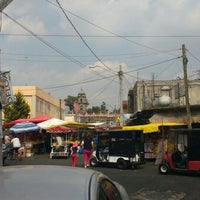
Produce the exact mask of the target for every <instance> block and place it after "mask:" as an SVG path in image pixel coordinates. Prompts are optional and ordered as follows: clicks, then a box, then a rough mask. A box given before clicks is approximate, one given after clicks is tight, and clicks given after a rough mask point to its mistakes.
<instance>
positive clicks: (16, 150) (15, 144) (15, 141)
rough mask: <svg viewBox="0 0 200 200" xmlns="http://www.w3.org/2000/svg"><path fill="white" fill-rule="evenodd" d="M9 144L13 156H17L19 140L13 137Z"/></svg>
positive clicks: (19, 145)
mask: <svg viewBox="0 0 200 200" xmlns="http://www.w3.org/2000/svg"><path fill="white" fill-rule="evenodd" d="M11 144H12V146H13V153H14V154H15V156H16V155H17V154H18V150H19V148H20V147H21V143H20V140H19V138H18V137H17V136H16V135H15V136H14V137H13V139H12V140H11Z"/></svg>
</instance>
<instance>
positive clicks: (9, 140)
mask: <svg viewBox="0 0 200 200" xmlns="http://www.w3.org/2000/svg"><path fill="white" fill-rule="evenodd" d="M4 143H5V145H10V143H11V138H10V136H9V134H8V133H6V135H5V136H4Z"/></svg>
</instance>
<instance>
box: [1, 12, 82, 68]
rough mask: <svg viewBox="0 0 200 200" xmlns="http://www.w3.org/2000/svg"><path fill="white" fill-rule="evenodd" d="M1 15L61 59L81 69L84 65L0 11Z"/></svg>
mask: <svg viewBox="0 0 200 200" xmlns="http://www.w3.org/2000/svg"><path fill="white" fill-rule="evenodd" d="M2 13H3V14H4V15H5V16H6V17H8V18H9V19H10V20H12V21H13V22H15V23H16V24H17V25H19V26H20V27H21V28H23V29H24V30H26V31H27V32H28V33H30V34H31V35H33V36H34V37H35V38H37V39H38V40H39V41H40V42H42V43H43V44H45V45H46V46H48V47H50V48H51V49H53V50H54V51H55V52H57V53H58V54H60V55H62V56H63V57H65V58H67V59H68V60H70V61H72V62H73V63H76V64H78V65H79V66H81V67H83V66H84V64H82V63H81V62H80V61H78V60H76V59H74V58H72V57H71V56H69V55H67V54H65V53H64V52H63V51H61V50H60V49H58V48H57V47H55V46H54V45H52V44H51V43H49V42H47V41H45V40H44V39H42V38H41V37H39V36H38V35H37V34H35V33H34V32H33V31H31V30H29V29H28V28H27V27H25V26H24V25H22V24H21V23H19V22H18V21H17V20H15V19H14V18H12V17H11V16H9V15H8V14H6V13H5V12H4V11H2Z"/></svg>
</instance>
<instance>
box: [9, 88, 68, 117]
mask: <svg viewBox="0 0 200 200" xmlns="http://www.w3.org/2000/svg"><path fill="white" fill-rule="evenodd" d="M12 89H13V94H16V93H18V92H21V93H22V94H23V96H24V99H25V100H26V101H27V103H28V104H29V106H30V118H32V117H37V116H43V115H49V116H51V117H55V118H59V119H64V110H65V105H64V103H63V102H61V100H60V99H56V98H54V97H53V96H51V95H50V94H48V93H46V92H45V91H43V90H42V89H40V88H38V87H36V86H13V87H12Z"/></svg>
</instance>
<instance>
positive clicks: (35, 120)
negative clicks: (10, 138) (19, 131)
mask: <svg viewBox="0 0 200 200" xmlns="http://www.w3.org/2000/svg"><path fill="white" fill-rule="evenodd" d="M51 118H52V117H50V116H48V115H44V116H38V117H33V118H28V119H25V118H21V119H17V120H14V121H11V122H8V123H5V124H3V128H5V127H7V126H11V125H14V124H17V123H22V122H33V123H40V122H43V121H46V120H48V119H51Z"/></svg>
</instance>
